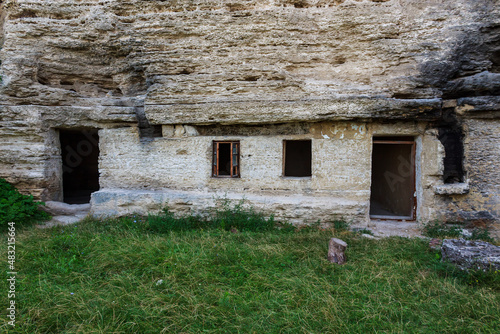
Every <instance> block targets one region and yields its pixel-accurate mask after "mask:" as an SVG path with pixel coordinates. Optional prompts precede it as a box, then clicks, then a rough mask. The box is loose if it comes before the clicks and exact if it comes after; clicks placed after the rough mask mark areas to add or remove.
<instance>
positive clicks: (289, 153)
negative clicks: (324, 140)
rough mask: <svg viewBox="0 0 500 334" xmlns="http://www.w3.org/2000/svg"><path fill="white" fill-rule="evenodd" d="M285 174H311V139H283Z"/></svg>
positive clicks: (303, 175)
mask: <svg viewBox="0 0 500 334" xmlns="http://www.w3.org/2000/svg"><path fill="white" fill-rule="evenodd" d="M283 155H284V163H283V175H284V176H297V177H305V176H311V160H312V153H311V141H310V140H285V141H283Z"/></svg>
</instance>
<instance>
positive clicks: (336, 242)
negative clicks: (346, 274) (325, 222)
mask: <svg viewBox="0 0 500 334" xmlns="http://www.w3.org/2000/svg"><path fill="white" fill-rule="evenodd" d="M346 248H347V243H346V242H345V241H343V240H340V239H337V238H331V239H330V242H329V243H328V261H330V262H332V263H337V264H344V263H345V262H346V257H345V254H344V252H345V250H346Z"/></svg>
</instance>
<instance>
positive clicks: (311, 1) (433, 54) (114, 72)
mask: <svg viewBox="0 0 500 334" xmlns="http://www.w3.org/2000/svg"><path fill="white" fill-rule="evenodd" d="M499 27H500V6H498V1H494V0H456V1H448V0H421V1H414V0H387V1H383V0H345V1H344V0H300V1H298V0H239V1H231V2H227V1H218V0H217V1H216V0H178V1H147V0H120V1H118V0H109V1H100V0H81V1H76V0H69V1H68V0H48V1H47V0H45V1H40V0H5V1H2V2H1V3H0V46H1V50H0V60H1V65H0V75H1V78H2V80H1V82H0V177H5V178H7V180H8V181H9V182H13V183H14V184H15V185H16V186H17V187H19V188H20V189H21V190H22V191H24V192H27V193H32V194H33V195H35V196H36V197H39V198H42V199H44V200H49V199H57V200H60V199H61V198H62V189H61V173H62V171H61V147H60V143H59V137H58V136H59V133H58V131H59V129H68V128H71V129H84V128H97V129H100V130H99V136H100V145H99V149H100V152H101V153H100V158H99V159H100V160H99V171H100V185H101V191H103V192H104V193H106V192H108V191H109V192H114V189H118V188H120V189H125V190H126V191H136V190H138V189H145V190H146V191H154V190H161V189H166V188H168V189H170V190H172V191H174V192H176V191H191V192H195V193H196V192H206V193H214V192H217V191H223V192H224V191H227V192H230V193H233V194H251V195H255V196H278V197H279V198H283V203H285V204H283V205H284V207H286V210H285V209H283V210H281V209H279V208H274V209H277V210H281V211H282V212H283V216H290V217H292V218H291V219H293V220H294V221H299V220H300V219H304V218H305V219H306V220H307V217H308V216H312V215H311V212H313V211H314V210H315V207H314V205H316V204H314V205H313V204H311V203H310V202H306V203H305V204H300V202H299V201H297V202H296V203H297V204H296V206H297V207H298V208H299V209H300V210H299V209H297V210H295V209H294V208H293V206H292V205H291V204H289V203H288V202H287V201H286V200H285V199H284V198H286V197H287V196H292V197H293V196H299V197H300V196H306V197H311V198H313V197H314V198H316V197H318V198H320V199H321V200H320V202H321V201H322V200H323V199H324V198H334V199H342V200H345V201H348V202H352V203H357V204H353V207H352V210H351V208H349V209H347V210H346V213H345V218H348V219H351V218H352V219H353V220H354V221H357V222H361V221H362V220H364V224H365V225H366V223H367V221H368V220H369V215H368V206H369V200H370V186H371V184H370V182H371V181H370V178H371V150H372V138H373V136H411V137H413V138H415V140H416V180H417V182H416V189H415V191H416V195H417V218H418V219H419V220H423V221H425V220H430V219H443V220H477V219H483V220H488V221H489V222H492V223H493V226H500V225H499V222H500V218H499V217H500V212H499V208H500V195H499V194H500V187H499V184H498V182H499V181H498V180H500V175H499V170H500V169H499V168H498V161H500V147H499V145H498V143H499V140H500V132H499V129H500V121H499V117H500V113H499V110H500V107H499V105H500V102H499V96H500V93H499V73H500V56H499V55H500V54H499V51H498V50H499V47H500V37H499V36H500V33H499ZM450 115H451V116H450ZM449 118H451V119H453V122H451V121H450V120H449ZM443 123H446V124H447V126H450V127H454V130H456V131H455V132H456V133H458V134H459V135H462V134H463V148H464V152H463V153H464V154H463V156H464V161H463V167H464V170H465V177H464V180H461V181H464V183H465V181H466V180H465V178H466V179H468V180H469V182H468V184H469V192H468V193H467V192H466V191H450V190H449V189H447V188H449V187H450V186H448V185H445V184H444V180H443V179H444V175H443V173H444V172H443V169H444V168H443V159H444V155H445V150H444V149H443V145H442V144H441V143H440V140H438V137H439V130H438V129H437V128H438V127H439V126H442V124H443ZM152 125H153V126H154V125H156V127H152ZM161 135H163V137H159V136H161ZM146 136H149V137H150V138H147V140H146V139H145V138H144V137H146ZM228 139H230V140H240V141H241V150H242V151H241V152H242V157H241V159H242V160H241V162H242V169H241V176H242V177H241V179H237V180H236V179H234V180H231V182H228V180H220V179H214V178H212V177H211V176H210V170H211V163H212V162H211V157H212V155H211V152H210V150H211V143H212V141H213V140H228ZM290 139H311V140H312V154H313V159H312V167H313V175H312V177H311V178H309V179H301V180H296V179H289V178H284V177H283V176H282V154H283V151H282V143H283V140H290ZM440 139H442V138H440ZM452 188H456V186H454V187H452ZM125 190H124V191H125ZM436 192H437V193H436ZM120 196H121V195H120ZM127 196H128V195H127ZM127 196H125V197H127ZM122 197H123V196H122ZM167 197H169V196H167ZM174 197H175V196H174ZM127 198H128V197H127ZM161 198H163V197H161ZM127 201H130V198H129V199H127V200H126V201H125V202H127ZM155 201H156V200H155ZM259 201H260V200H257V199H256V203H257V204H258V203H259ZM280 201H281V200H280ZM146 202H147V201H146ZM196 203H198V204H199V205H206V204H207V203H206V202H204V201H201V200H200V201H196ZM308 203H309V204H308ZM332 203H333V204H331V205H326V206H324V207H322V208H323V209H319V210H320V211H321V212H323V213H321V217H322V218H324V219H327V218H328V217H327V214H326V212H327V209H326V208H329V209H330V208H331V207H333V208H334V209H333V212H334V213H335V214H337V213H339V212H340V211H341V209H343V208H344V207H343V205H341V204H339V205H338V203H339V202H338V201H337V200H334V201H333V202H332ZM335 203H337V204H335ZM144 204H145V205H146V207H149V206H148V204H147V203H144ZM198 204H197V205H198ZM93 205H94V204H93ZM95 205H96V210H97V211H99V210H101V209H99V204H95ZM110 205H111V204H110ZM113 205H115V204H113ZM127 205H128V204H127ZM127 205H124V206H120V205H116V208H115V209H113V210H115V211H116V212H117V213H119V214H122V213H123V212H128V211H129V209H131V207H128V206H127ZM321 205H322V204H320V207H321ZM354 208H356V209H354ZM103 210H104V209H103ZM99 212H101V211H99ZM299 217H301V218H299ZM498 231H499V232H498V233H499V234H498V235H499V237H500V229H498Z"/></svg>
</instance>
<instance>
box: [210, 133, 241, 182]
mask: <svg viewBox="0 0 500 334" xmlns="http://www.w3.org/2000/svg"><path fill="white" fill-rule="evenodd" d="M220 144H230V145H231V148H230V153H231V157H230V163H231V167H230V175H220V168H219V167H220V166H219V156H220V155H219V149H220ZM240 169H241V166H240V141H239V140H230V141H227V140H214V141H213V142H212V177H217V178H239V177H240Z"/></svg>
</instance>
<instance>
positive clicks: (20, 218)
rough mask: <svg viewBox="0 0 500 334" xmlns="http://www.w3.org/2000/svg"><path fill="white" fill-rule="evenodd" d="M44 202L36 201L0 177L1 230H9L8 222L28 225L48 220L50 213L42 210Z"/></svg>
mask: <svg viewBox="0 0 500 334" xmlns="http://www.w3.org/2000/svg"><path fill="white" fill-rule="evenodd" d="M40 205H44V203H43V202H36V201H34V200H33V196H31V195H29V196H28V195H23V194H21V193H19V191H18V190H17V189H16V188H15V187H14V186H12V185H11V184H10V183H8V182H7V181H6V180H4V179H0V231H1V232H5V231H6V230H7V227H8V226H7V223H9V222H14V223H16V226H18V227H21V226H26V225H28V224H31V223H35V222H39V221H43V220H47V219H49V218H50V215H49V214H48V213H46V212H44V211H41V210H40Z"/></svg>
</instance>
